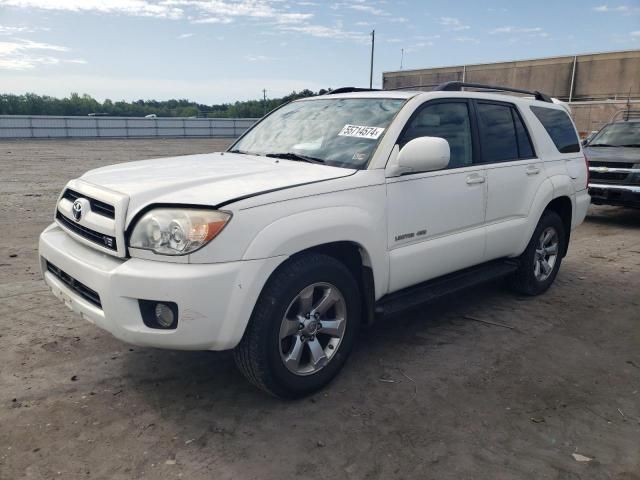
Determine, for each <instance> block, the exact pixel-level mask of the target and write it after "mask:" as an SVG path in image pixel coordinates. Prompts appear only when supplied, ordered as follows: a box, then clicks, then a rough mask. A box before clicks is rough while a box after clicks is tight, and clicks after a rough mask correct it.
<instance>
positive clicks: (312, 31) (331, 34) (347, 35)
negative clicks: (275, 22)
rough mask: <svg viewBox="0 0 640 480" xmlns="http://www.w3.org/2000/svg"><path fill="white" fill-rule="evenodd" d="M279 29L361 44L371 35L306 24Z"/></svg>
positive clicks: (284, 26)
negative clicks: (359, 42)
mask: <svg viewBox="0 0 640 480" xmlns="http://www.w3.org/2000/svg"><path fill="white" fill-rule="evenodd" d="M279 29H280V30H282V31H286V32H300V33H305V34H307V35H311V36H312V37H318V38H333V39H337V40H344V39H347V40H356V41H361V42H363V41H368V39H369V34H366V33H360V32H350V31H346V30H343V29H342V28H341V27H340V26H335V27H328V26H325V25H311V24H307V23H305V24H303V25H281V26H280V27H279Z"/></svg>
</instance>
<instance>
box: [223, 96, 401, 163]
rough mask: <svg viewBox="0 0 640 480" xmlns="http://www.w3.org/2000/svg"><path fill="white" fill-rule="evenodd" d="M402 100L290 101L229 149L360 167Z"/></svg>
mask: <svg viewBox="0 0 640 480" xmlns="http://www.w3.org/2000/svg"><path fill="white" fill-rule="evenodd" d="M404 102H405V101H404V100H401V99H393V98H326V99H324V98H323V99H313V100H301V101H297V102H291V103H289V104H288V105H285V106H284V107H282V108H280V109H278V110H276V111H275V112H273V113H272V114H270V115H269V116H268V117H267V118H265V119H264V120H263V121H262V122H260V123H259V124H258V125H256V126H255V128H253V129H252V130H251V131H249V132H248V133H247V134H246V135H245V136H244V137H242V138H241V139H240V140H238V141H237V142H236V143H235V144H234V145H233V146H232V147H231V148H230V151H231V152H239V153H248V154H253V155H266V156H273V157H277V158H286V159H290V160H301V161H310V162H317V163H324V164H327V165H331V166H336V167H345V168H365V167H366V165H367V164H368V163H369V160H370V159H371V157H372V155H373V153H374V152H375V149H376V147H377V146H378V143H379V142H380V140H381V139H382V137H383V135H384V133H385V130H386V129H387V127H388V126H389V125H390V124H391V121H392V120H393V118H394V117H395V115H396V114H397V113H398V111H399V110H400V108H401V107H402V105H404Z"/></svg>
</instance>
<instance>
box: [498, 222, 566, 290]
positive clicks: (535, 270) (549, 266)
mask: <svg viewBox="0 0 640 480" xmlns="http://www.w3.org/2000/svg"><path fill="white" fill-rule="evenodd" d="M565 239H566V232H565V230H564V224H563V223H562V219H561V218H560V216H559V215H558V214H557V213H556V212H553V211H547V212H544V213H543V214H542V218H540V221H539V222H538V225H537V226H536V229H535V231H534V232H533V235H532V237H531V240H530V241H529V244H528V245H527V248H526V250H525V251H524V253H523V254H522V255H521V256H520V258H519V262H520V266H519V267H518V270H516V272H515V273H514V274H513V276H512V277H510V280H511V286H512V288H513V289H514V290H515V291H516V292H518V293H522V294H525V295H540V294H541V293H544V292H546V291H547V289H548V288H549V287H550V286H551V284H552V283H553V281H554V280H555V278H556V275H557V274H558V270H559V269H560V264H561V263H562V254H563V249H564V245H565V241H566V240H565Z"/></svg>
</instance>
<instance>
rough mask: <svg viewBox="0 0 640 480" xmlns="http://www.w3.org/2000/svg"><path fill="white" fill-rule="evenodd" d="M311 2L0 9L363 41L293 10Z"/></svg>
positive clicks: (63, 4) (81, 2)
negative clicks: (258, 28)
mask: <svg viewBox="0 0 640 480" xmlns="http://www.w3.org/2000/svg"><path fill="white" fill-rule="evenodd" d="M354 2H355V3H354ZM311 3H313V2H300V3H298V4H296V3H293V2H291V1H290V0H109V1H106V0H0V7H2V6H11V7H21V8H28V9H42V10H55V11H68V12H80V13H82V12H85V13H86V12H91V13H101V14H120V15H132V16H147V17H154V18H161V19H173V20H175V19H184V20H188V21H190V22H191V23H195V24H228V23H232V22H235V21H237V20H238V21H239V20H250V21H255V22H260V23H261V24H263V25H268V26H271V27H273V30H272V32H273V31H275V32H293V33H296V32H299V33H303V34H306V35H310V36H314V37H320V38H334V39H347V40H353V41H363V39H364V38H366V34H363V33H361V32H351V31H346V30H344V28H343V26H342V25H341V24H336V25H333V26H331V25H322V24H316V23H315V22H312V21H311V20H312V18H313V17H314V14H313V13H309V12H301V11H296V7H298V6H299V5H301V4H303V5H306V6H309V5H310V4H311ZM344 5H345V7H346V8H352V9H355V10H360V11H363V12H368V13H372V14H374V15H386V12H384V11H382V10H381V9H379V8H377V7H372V6H370V5H367V4H365V3H364V2H361V1H358V0H352V3H350V4H344ZM262 31H263V32H264V31H265V29H262ZM179 38H186V37H179Z"/></svg>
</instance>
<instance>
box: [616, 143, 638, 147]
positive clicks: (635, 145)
mask: <svg viewBox="0 0 640 480" xmlns="http://www.w3.org/2000/svg"><path fill="white" fill-rule="evenodd" d="M620 146H621V147H631V148H639V147H640V143H626V144H624V145H620Z"/></svg>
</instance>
